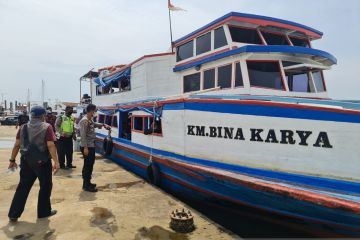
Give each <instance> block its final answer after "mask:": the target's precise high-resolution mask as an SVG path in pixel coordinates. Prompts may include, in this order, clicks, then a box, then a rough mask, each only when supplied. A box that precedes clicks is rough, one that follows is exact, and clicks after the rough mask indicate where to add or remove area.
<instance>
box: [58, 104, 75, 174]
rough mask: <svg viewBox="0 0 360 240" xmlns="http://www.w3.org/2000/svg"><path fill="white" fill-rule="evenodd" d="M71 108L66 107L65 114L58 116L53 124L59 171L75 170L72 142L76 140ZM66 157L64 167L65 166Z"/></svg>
mask: <svg viewBox="0 0 360 240" xmlns="http://www.w3.org/2000/svg"><path fill="white" fill-rule="evenodd" d="M72 114H73V108H72V107H69V106H68V107H66V108H65V113H64V114H63V115H60V116H59V117H58V118H57V119H56V122H55V129H56V133H57V135H58V137H59V139H58V142H57V150H58V155H59V162H60V168H61V169H71V168H76V166H74V165H72V161H73V140H76V134H75V118H74V117H73V116H72ZM65 156H66V166H65Z"/></svg>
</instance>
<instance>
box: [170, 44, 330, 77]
mask: <svg viewBox="0 0 360 240" xmlns="http://www.w3.org/2000/svg"><path fill="white" fill-rule="evenodd" d="M241 53H285V54H292V55H305V56H311V57H313V58H314V60H316V59H317V58H319V59H324V60H326V61H325V62H324V64H326V65H328V66H331V65H333V64H337V59H336V58H335V57H334V56H333V55H331V54H330V53H328V52H325V51H321V50H317V49H313V48H304V47H295V46H275V45H273V46H263V45H247V46H244V47H240V48H235V49H232V50H229V51H226V52H222V53H218V54H214V55H211V56H208V57H205V58H201V59H195V60H192V61H189V62H185V63H182V64H178V65H176V66H175V68H174V69H173V71H174V72H179V71H183V70H186V69H188V68H192V67H195V66H197V65H201V64H205V63H208V62H213V61H216V60H219V59H223V58H226V57H229V56H233V55H237V54H241Z"/></svg>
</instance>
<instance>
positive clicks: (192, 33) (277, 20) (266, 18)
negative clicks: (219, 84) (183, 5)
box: [175, 12, 323, 43]
mask: <svg viewBox="0 0 360 240" xmlns="http://www.w3.org/2000/svg"><path fill="white" fill-rule="evenodd" d="M229 17H246V18H253V19H260V20H266V21H273V22H278V23H283V24H288V25H292V26H295V27H300V28H303V29H306V30H309V31H312V32H314V33H316V34H319V35H321V36H322V35H323V33H322V32H321V31H319V30H316V29H314V28H311V27H308V26H305V25H303V24H300V23H296V22H292V21H287V20H283V19H279V18H272V17H266V16H261V15H255V14H248V13H239V12H230V13H228V14H226V15H224V16H222V17H220V18H218V19H216V20H214V21H212V22H210V23H209V24H206V25H205V26H203V27H201V28H199V29H197V30H195V31H193V32H191V33H189V34H187V35H186V36H184V37H182V38H179V39H178V40H176V41H175V43H178V42H181V41H183V40H186V39H188V38H190V37H192V36H194V35H196V34H197V33H199V32H201V31H203V30H205V29H207V28H209V27H211V26H213V25H215V24H217V23H219V22H221V21H223V20H225V19H227V18H229Z"/></svg>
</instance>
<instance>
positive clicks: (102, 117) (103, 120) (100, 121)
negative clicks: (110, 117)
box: [99, 114, 105, 123]
mask: <svg viewBox="0 0 360 240" xmlns="http://www.w3.org/2000/svg"><path fill="white" fill-rule="evenodd" d="M99 123H105V115H103V114H100V115H99Z"/></svg>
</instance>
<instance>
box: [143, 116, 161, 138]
mask: <svg viewBox="0 0 360 240" xmlns="http://www.w3.org/2000/svg"><path fill="white" fill-rule="evenodd" d="M144 123H145V124H144V125H145V129H144V134H145V135H161V134H162V127H161V119H160V118H155V121H154V117H144Z"/></svg>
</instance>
